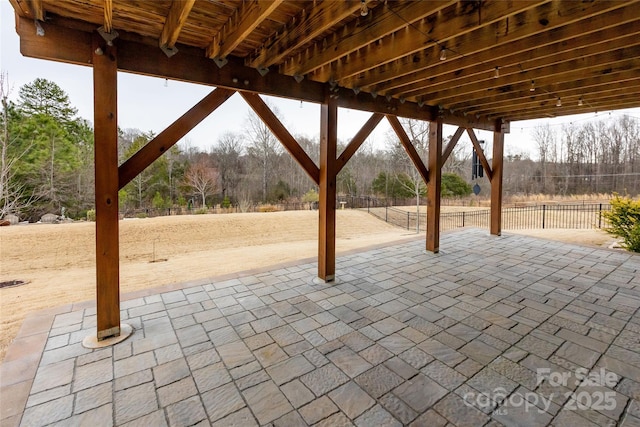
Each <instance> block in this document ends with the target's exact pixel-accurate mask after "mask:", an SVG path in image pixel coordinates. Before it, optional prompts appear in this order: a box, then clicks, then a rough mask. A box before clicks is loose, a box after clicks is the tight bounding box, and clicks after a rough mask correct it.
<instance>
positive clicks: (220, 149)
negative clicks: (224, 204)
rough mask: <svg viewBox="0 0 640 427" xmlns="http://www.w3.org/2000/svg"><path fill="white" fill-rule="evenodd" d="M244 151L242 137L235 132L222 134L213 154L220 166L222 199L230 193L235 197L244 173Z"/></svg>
mask: <svg viewBox="0 0 640 427" xmlns="http://www.w3.org/2000/svg"><path fill="white" fill-rule="evenodd" d="M243 149H244V144H243V141H242V136H241V135H239V134H237V133H233V132H226V133H224V134H222V136H221V137H220V139H218V143H217V145H216V146H215V147H213V150H212V154H213V155H214V156H215V157H216V161H217V165H218V173H219V175H220V184H221V186H222V197H226V196H228V195H229V193H231V194H232V195H235V191H236V189H237V186H238V183H239V182H240V177H241V173H242V161H241V160H242V158H241V157H242V151H243Z"/></svg>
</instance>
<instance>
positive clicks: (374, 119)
mask: <svg viewBox="0 0 640 427" xmlns="http://www.w3.org/2000/svg"><path fill="white" fill-rule="evenodd" d="M383 118H384V115H383V114H380V113H373V114H372V115H371V117H369V120H367V122H366V123H365V124H364V125H363V126H362V128H360V130H359V131H358V133H357V134H356V136H354V137H353V139H352V140H351V141H350V142H349V145H347V146H346V147H345V149H344V150H343V151H342V153H341V154H340V156H339V157H338V160H336V175H337V174H339V173H340V171H341V170H342V168H343V167H344V166H345V165H346V164H347V162H348V161H349V160H350V159H351V157H353V155H354V154H356V151H358V148H360V146H361V145H362V144H363V143H364V141H365V140H366V139H367V138H368V137H369V135H370V134H371V132H373V130H374V129H375V128H376V126H378V123H380V121H381V120H382V119H383Z"/></svg>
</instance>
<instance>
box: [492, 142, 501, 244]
mask: <svg viewBox="0 0 640 427" xmlns="http://www.w3.org/2000/svg"><path fill="white" fill-rule="evenodd" d="M503 157H504V134H503V133H502V132H494V133H493V160H492V170H493V173H492V177H491V234H495V235H496V236H500V235H501V234H502V164H503Z"/></svg>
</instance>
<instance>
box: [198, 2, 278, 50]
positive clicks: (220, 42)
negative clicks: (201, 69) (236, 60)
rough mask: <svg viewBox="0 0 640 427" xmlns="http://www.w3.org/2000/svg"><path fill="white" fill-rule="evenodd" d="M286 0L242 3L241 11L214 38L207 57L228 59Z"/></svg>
mask: <svg viewBox="0 0 640 427" xmlns="http://www.w3.org/2000/svg"><path fill="white" fill-rule="evenodd" d="M283 1H284V0H257V1H251V2H244V3H242V6H241V9H240V10H239V11H238V12H237V13H236V14H235V15H234V16H232V17H231V18H229V21H228V22H227V24H225V25H224V26H223V28H222V30H221V31H220V32H219V33H218V34H217V35H216V36H214V37H213V41H212V42H211V44H209V47H208V48H207V57H209V58H226V57H227V55H229V54H230V53H231V52H233V50H234V49H235V48H236V47H238V45H239V44H240V43H242V42H243V41H244V40H245V39H246V38H247V36H249V34H251V32H252V31H253V30H255V29H256V27H258V25H260V24H261V23H262V21H264V20H265V19H267V18H268V17H269V15H271V14H272V13H273V11H274V10H276V9H277V8H278V6H280V4H281V3H282V2H283Z"/></svg>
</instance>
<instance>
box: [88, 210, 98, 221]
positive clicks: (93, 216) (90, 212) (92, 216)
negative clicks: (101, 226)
mask: <svg viewBox="0 0 640 427" xmlns="http://www.w3.org/2000/svg"><path fill="white" fill-rule="evenodd" d="M95 220H96V210H95V209H89V210H88V211H87V221H95Z"/></svg>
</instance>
